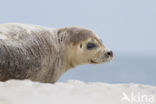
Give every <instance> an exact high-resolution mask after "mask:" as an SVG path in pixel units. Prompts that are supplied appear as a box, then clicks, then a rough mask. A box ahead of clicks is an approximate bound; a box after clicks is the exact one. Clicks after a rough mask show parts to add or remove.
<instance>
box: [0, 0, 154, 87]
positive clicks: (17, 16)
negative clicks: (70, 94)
mask: <svg viewBox="0 0 156 104" xmlns="http://www.w3.org/2000/svg"><path fill="white" fill-rule="evenodd" d="M10 22H18V23H27V24H37V25H42V26H47V27H52V28H60V27H65V26H73V25H74V26H75V25H76V26H77V25H78V26H83V27H87V28H90V29H92V30H93V31H95V32H96V33H97V34H98V35H99V36H100V37H101V38H102V39H103V42H104V44H105V45H106V46H107V47H109V48H110V49H112V50H113V52H114V54H115V58H114V60H113V61H112V62H109V63H106V64H101V65H83V66H79V67H77V68H75V69H72V70H70V71H68V72H66V73H65V74H64V75H63V76H62V77H61V79H60V80H59V81H61V82H62V81H63V82H65V81H67V80H70V79H71V80H74V79H75V80H82V81H85V82H105V83H140V84H149V85H156V1H155V0H1V1H0V23H10Z"/></svg>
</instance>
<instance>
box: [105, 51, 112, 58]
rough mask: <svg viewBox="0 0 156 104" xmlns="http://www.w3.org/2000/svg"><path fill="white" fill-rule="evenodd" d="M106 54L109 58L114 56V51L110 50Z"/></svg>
mask: <svg viewBox="0 0 156 104" xmlns="http://www.w3.org/2000/svg"><path fill="white" fill-rule="evenodd" d="M105 54H106V56H107V57H108V58H110V57H113V51H108V52H106V53H105Z"/></svg>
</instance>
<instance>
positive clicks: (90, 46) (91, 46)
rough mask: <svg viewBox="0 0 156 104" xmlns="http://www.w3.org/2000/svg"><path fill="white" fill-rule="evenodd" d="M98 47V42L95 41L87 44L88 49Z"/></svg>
mask: <svg viewBox="0 0 156 104" xmlns="http://www.w3.org/2000/svg"><path fill="white" fill-rule="evenodd" d="M96 47H97V45H96V44H94V43H88V44H87V49H89V50H90V49H93V48H96Z"/></svg>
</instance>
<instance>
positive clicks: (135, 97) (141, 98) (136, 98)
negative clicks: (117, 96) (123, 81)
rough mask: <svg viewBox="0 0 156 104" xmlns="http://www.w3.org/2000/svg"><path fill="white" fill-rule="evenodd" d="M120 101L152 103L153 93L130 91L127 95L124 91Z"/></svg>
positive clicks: (142, 103) (136, 103)
mask: <svg viewBox="0 0 156 104" xmlns="http://www.w3.org/2000/svg"><path fill="white" fill-rule="evenodd" d="M121 101H127V102H130V103H131V104H154V95H147V94H142V93H134V92H131V93H130V95H127V94H126V93H125V92H123V93H122V98H121Z"/></svg>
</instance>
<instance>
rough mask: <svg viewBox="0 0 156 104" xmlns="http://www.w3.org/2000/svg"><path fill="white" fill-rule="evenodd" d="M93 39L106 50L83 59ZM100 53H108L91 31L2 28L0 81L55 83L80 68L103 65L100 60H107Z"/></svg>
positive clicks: (4, 25)
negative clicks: (66, 73) (79, 66)
mask: <svg viewBox="0 0 156 104" xmlns="http://www.w3.org/2000/svg"><path fill="white" fill-rule="evenodd" d="M91 38H94V39H95V40H96V42H98V45H99V47H103V48H98V49H94V50H92V51H89V49H88V52H86V53H91V55H89V56H88V57H86V58H84V57H83V56H84V55H85V54H84V53H85V51H87V49H86V47H87V46H86V45H85V44H87V43H88V41H89V40H90V39H91ZM100 45H101V46H100ZM101 49H104V50H108V49H107V48H106V47H104V45H103V44H102V43H101V42H99V39H98V37H97V36H96V35H95V33H93V32H92V31H90V30H88V29H84V28H80V27H66V28H60V29H52V28H47V27H42V26H37V25H29V24H17V23H9V24H1V25H0V80H1V81H6V80H9V79H21V80H22V79H30V80H33V81H40V82H45V83H47V82H48V83H54V82H56V81H57V80H58V79H59V78H60V77H61V75H62V74H63V73H64V72H66V71H67V70H68V69H71V68H73V67H75V66H77V65H81V64H88V63H89V64H90V63H101V62H104V61H100V60H98V59H102V58H101V57H102V56H103V57H104V55H102V56H101V54H103V53H100V50H101ZM102 52H103V51H102ZM92 54H94V57H93V55H92ZM95 54H98V55H95ZM95 56H96V57H98V59H96V57H95ZM107 56H108V55H107ZM103 59H104V58H103ZM110 59H111V58H109V59H107V61H108V60H110ZM90 60H92V61H90ZM105 61H106V59H105Z"/></svg>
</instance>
